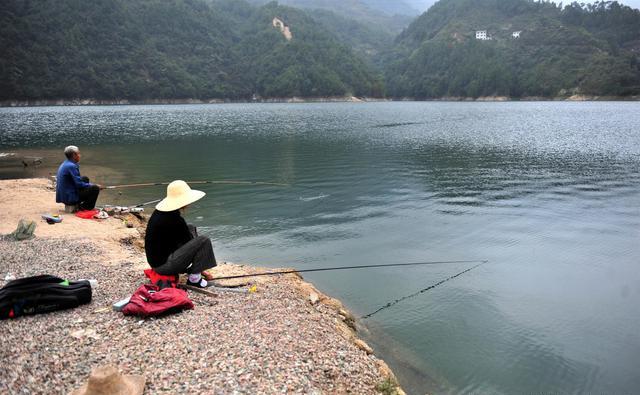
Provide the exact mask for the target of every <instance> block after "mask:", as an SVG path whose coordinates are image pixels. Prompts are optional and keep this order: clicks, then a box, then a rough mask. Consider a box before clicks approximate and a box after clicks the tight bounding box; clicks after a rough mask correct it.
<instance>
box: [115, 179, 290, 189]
mask: <svg viewBox="0 0 640 395" xmlns="http://www.w3.org/2000/svg"><path fill="white" fill-rule="evenodd" d="M186 182H187V184H191V185H202V184H222V185H271V186H279V187H288V186H291V185H290V184H283V183H277V182H266V181H242V180H209V181H186ZM170 183H171V182H145V183H140V184H122V185H110V186H107V187H105V189H120V188H140V187H153V186H161V185H169V184H170Z"/></svg>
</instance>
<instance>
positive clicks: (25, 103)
mask: <svg viewBox="0 0 640 395" xmlns="http://www.w3.org/2000/svg"><path fill="white" fill-rule="evenodd" d="M393 101H400V102H402V101H427V102H429V101H431V102H447V101H452V102H506V101H523V102H528V101H640V96H594V95H565V96H526V97H509V96H481V97H460V96H444V97H439V98H430V99H416V98H413V97H403V98H375V97H355V96H331V97H280V98H278V97H274V98H256V99H254V100H231V99H209V100H202V99H147V100H128V99H116V100H106V99H73V100H69V99H40V100H4V101H0V107H43V106H111V105H155V104H223V103H345V102H346V103H362V102H393Z"/></svg>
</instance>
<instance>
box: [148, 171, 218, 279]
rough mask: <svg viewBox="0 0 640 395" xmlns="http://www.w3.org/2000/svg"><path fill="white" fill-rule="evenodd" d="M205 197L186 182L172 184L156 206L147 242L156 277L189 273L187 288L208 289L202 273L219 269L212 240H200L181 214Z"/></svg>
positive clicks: (149, 226) (178, 181)
mask: <svg viewBox="0 0 640 395" xmlns="http://www.w3.org/2000/svg"><path fill="white" fill-rule="evenodd" d="M204 195H205V193H204V192H202V191H196V190H193V189H191V188H190V187H189V185H188V184H187V183H186V182H184V181H182V180H177V181H173V182H171V183H170V184H169V185H168V186H167V197H166V198H164V199H162V200H161V201H160V203H158V204H157V205H156V209H155V211H154V212H153V214H152V215H151V218H149V223H148V224H147V232H146V234H145V238H144V242H145V243H144V244H145V245H144V249H145V253H146V255H147V261H148V262H149V265H150V266H151V267H152V268H153V270H154V271H155V272H156V273H158V274H162V275H175V274H180V273H188V274H189V278H188V280H187V284H189V285H193V286H196V287H200V288H204V287H206V286H207V285H208V284H207V281H206V280H205V279H204V278H203V276H202V272H203V271H205V270H207V269H210V268H212V267H215V266H216V257H215V255H214V253H213V247H212V245H211V240H209V238H208V237H206V236H198V235H197V233H196V232H195V227H190V226H189V225H187V223H186V222H185V220H184V218H182V215H181V212H182V211H184V210H185V208H186V207H187V206H188V205H190V204H191V203H194V202H196V201H198V200H200V199H202V198H203V197H204Z"/></svg>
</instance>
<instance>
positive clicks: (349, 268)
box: [212, 260, 489, 281]
mask: <svg viewBox="0 0 640 395" xmlns="http://www.w3.org/2000/svg"><path fill="white" fill-rule="evenodd" d="M477 262H481V263H480V265H482V264H485V263H487V262H489V261H486V260H483V261H481V260H473V261H430V262H410V263H387V264H381V265H360V266H337V267H322V268H315V269H303V270H295V269H291V270H280V271H276V272H264V273H255V274H241V275H237V276H225V277H217V278H214V279H212V281H217V280H233V279H237V278H247V277H261V276H275V275H278V274H290V273H310V272H326V271H335V270H351V269H365V268H378V267H394V266H419V265H439V264H450V263H477ZM480 265H478V266H480ZM474 267H477V266H474Z"/></svg>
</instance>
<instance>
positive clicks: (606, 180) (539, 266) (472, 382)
mask: <svg viewBox="0 0 640 395" xmlns="http://www.w3.org/2000/svg"><path fill="white" fill-rule="evenodd" d="M72 143H73V144H77V145H79V146H80V147H81V149H82V150H83V153H84V156H83V163H82V170H83V173H84V174H86V175H89V176H90V177H92V178H94V179H95V180H96V181H97V182H100V183H103V184H107V185H109V184H119V183H135V182H148V181H166V180H172V179H176V178H181V179H185V180H212V179H237V180H258V181H274V182H283V183H289V184H291V186H290V187H272V186H267V187H248V186H228V185H204V186H201V188H200V189H202V190H204V191H206V192H207V197H206V198H205V199H203V200H202V201H200V202H199V203H197V204H196V205H194V206H193V207H192V209H191V211H190V212H189V219H190V220H191V221H192V222H194V223H195V224H196V225H198V226H199V228H200V230H201V232H202V233H205V234H207V235H209V236H211V238H212V239H213V241H214V246H215V251H216V255H217V256H218V257H219V259H221V260H228V261H233V262H245V263H249V264H255V265H261V266H273V267H276V266H288V267H290V266H293V267H296V268H299V269H306V268H314V267H326V266H337V265H359V264H378V263H401V262H412V261H423V260H429V261H431V260H458V259H488V260H489V261H490V262H489V263H488V264H486V265H483V266H481V267H479V268H477V269H474V270H473V271H471V272H468V273H466V274H464V275H462V276H460V277H458V278H455V279H454V280H451V281H449V282H447V283H445V284H443V285H441V286H439V287H437V288H434V289H433V290H431V291H428V292H425V293H423V294H420V295H419V296H417V297H414V298H411V299H407V300H405V301H403V302H401V303H399V304H397V305H395V306H393V307H392V308H389V309H385V310H383V311H381V312H380V313H378V314H376V315H374V316H373V317H371V318H369V319H367V320H361V321H360V324H361V326H362V327H363V329H362V330H363V333H364V334H365V336H366V337H367V339H368V340H370V341H371V343H372V344H373V345H374V346H375V348H376V352H377V353H378V355H380V356H381V357H383V358H384V359H385V360H386V361H388V362H389V364H390V365H391V366H392V368H393V369H394V370H395V371H396V373H397V374H398V376H399V378H400V381H401V384H402V385H403V386H404V387H405V388H406V389H407V390H408V391H409V392H410V393H424V392H426V391H429V392H436V393H497V394H513V393H586V392H591V393H616V394H620V393H626V394H631V393H636V392H638V390H640V374H638V369H637V367H638V366H640V332H639V331H638V328H639V327H640V303H638V302H639V301H640V270H638V269H639V268H638V261H639V260H638V258H639V257H640V243H639V242H640V232H639V229H640V184H639V182H638V181H640V103H553V102H548V103H367V104H357V103H353V104H348V103H343V104H250V105H249V104H247V105H243V104H238V105H202V106H122V107H58V108H25V109H0V152H1V153H4V154H9V153H15V155H13V156H8V155H2V154H0V156H2V157H1V158H0V176H1V177H16V176H29V175H33V174H35V175H46V174H47V173H48V172H49V171H51V168H52V167H55V166H57V164H58V162H59V160H60V159H61V158H60V154H59V152H60V151H61V149H62V147H64V146H65V145H67V144H72ZM24 155H27V156H43V157H44V163H43V164H42V165H40V166H38V167H35V166H28V167H27V168H26V169H25V168H23V167H22V166H21V165H20V164H19V162H18V158H20V157H22V156H24ZM163 194H164V190H163V188H161V187H152V188H145V189H135V190H134V189H132V190H123V194H122V195H119V194H117V193H115V192H113V191H107V193H105V194H104V195H103V196H102V197H101V200H100V202H102V203H111V204H131V203H139V202H143V201H148V200H152V199H155V198H159V197H162V196H163ZM467 267H469V265H465V264H453V265H439V266H435V265H434V266H428V267H413V268H385V269H375V270H367V271H342V272H326V273H316V274H309V275H307V276H305V277H306V278H307V279H308V280H310V281H312V282H314V283H315V284H316V285H317V286H318V287H320V288H321V289H322V290H324V291H325V292H327V293H329V294H331V295H333V296H335V297H337V298H339V299H341V300H342V301H344V302H345V304H346V305H347V306H348V307H349V308H350V309H351V310H352V311H354V312H355V313H356V314H357V315H359V316H362V315H364V314H366V313H369V312H371V311H374V310H376V309H377V308H378V307H380V306H381V305H385V304H386V303H387V302H389V301H390V300H395V299H397V298H400V297H402V296H405V295H408V294H411V293H413V292H415V291H417V290H420V289H423V288H425V287H427V286H429V285H431V284H434V283H437V282H438V281H440V280H442V279H444V278H447V277H449V276H451V275H453V274H455V273H457V272H460V271H462V270H464V269H465V268H467Z"/></svg>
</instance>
